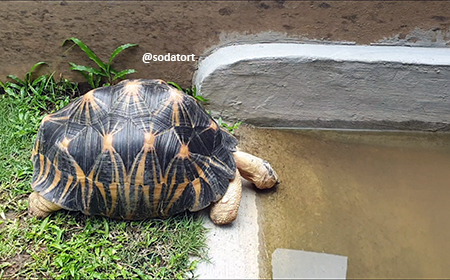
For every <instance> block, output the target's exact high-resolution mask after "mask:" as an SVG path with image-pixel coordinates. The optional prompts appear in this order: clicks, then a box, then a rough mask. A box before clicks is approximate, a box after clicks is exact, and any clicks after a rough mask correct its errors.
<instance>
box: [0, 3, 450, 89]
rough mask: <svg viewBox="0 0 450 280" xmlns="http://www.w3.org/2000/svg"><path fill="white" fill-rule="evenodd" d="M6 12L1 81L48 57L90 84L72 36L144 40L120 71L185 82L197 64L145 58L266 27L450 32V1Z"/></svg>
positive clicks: (350, 36) (50, 6) (356, 35)
mask: <svg viewBox="0 0 450 280" xmlns="http://www.w3.org/2000/svg"><path fill="white" fill-rule="evenodd" d="M0 10H1V11H2V13H1V14H0V26H1V29H2V36H1V37H0V50H1V51H2V58H1V60H0V80H1V81H4V80H5V79H6V75H8V74H15V75H17V76H19V77H23V75H24V74H25V73H26V72H27V71H29V69H30V68H31V66H32V65H33V64H34V63H36V62H38V61H46V62H48V63H49V66H50V68H51V71H53V70H56V71H57V75H58V74H59V73H61V74H63V75H64V77H67V78H72V79H75V81H83V77H82V76H81V75H80V74H78V73H74V72H72V71H70V70H69V64H68V62H75V63H77V64H81V65H91V66H94V64H93V63H92V62H91V61H90V60H89V59H88V58H87V57H86V56H85V54H84V53H83V52H82V51H81V50H79V49H78V47H73V48H70V46H71V45H72V44H70V43H66V45H64V46H61V44H62V43H63V41H64V40H65V39H67V38H70V37H77V38H80V39H81V40H83V42H85V43H86V44H87V45H88V46H90V47H91V49H92V50H94V52H96V53H97V54H98V55H99V56H100V57H101V58H102V59H103V60H107V59H108V57H109V55H110V54H111V53H112V52H113V50H114V49H115V48H116V47H118V46H119V45H121V44H125V43H137V44H139V47H136V48H132V49H128V50H126V51H125V52H123V53H121V54H120V55H119V56H117V57H116V63H115V66H116V68H117V69H118V70H122V69H125V68H134V69H136V70H137V73H136V74H133V75H131V76H129V77H130V78H161V79H165V80H170V81H175V82H178V83H179V84H181V85H182V86H184V87H186V86H189V85H190V82H191V78H192V75H193V72H194V71H195V68H196V62H151V63H148V64H145V63H143V62H142V61H141V58H142V55H143V54H144V53H147V52H150V53H152V54H158V55H159V54H167V53H172V54H186V55H188V54H195V55H196V58H197V59H198V57H199V56H201V55H203V54H204V53H205V52H206V51H207V50H209V49H211V48H212V47H213V46H216V45H218V44H220V43H223V42H225V41H230V40H231V41H233V40H237V39H236V38H238V37H240V36H243V35H246V36H252V35H257V34H260V33H261V32H271V33H273V34H278V36H281V37H286V38H299V39H305V38H308V39H317V40H327V41H353V42H356V43H357V44H370V43H374V42H378V41H380V40H383V39H385V38H390V37H393V36H394V37H396V38H399V39H402V38H403V39H404V38H408V40H410V41H417V40H421V38H416V37H411V38H409V37H407V34H410V33H411V32H412V31H413V30H416V29H417V28H419V29H423V30H432V31H433V32H440V34H441V33H442V32H443V34H448V30H449V26H450V16H449V15H448V14H449V11H450V2H448V1H284V0H275V1H2V2H0ZM433 36H434V35H433ZM435 37H436V36H435ZM444 37H445V36H444ZM444 39H448V38H444ZM431 40H436V38H431ZM44 68H45V67H44ZM41 71H44V70H41Z"/></svg>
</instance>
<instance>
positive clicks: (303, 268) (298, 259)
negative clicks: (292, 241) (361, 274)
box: [272, 249, 347, 279]
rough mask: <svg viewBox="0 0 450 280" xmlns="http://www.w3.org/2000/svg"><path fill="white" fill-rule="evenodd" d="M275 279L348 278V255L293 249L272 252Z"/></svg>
mask: <svg viewBox="0 0 450 280" xmlns="http://www.w3.org/2000/svg"><path fill="white" fill-rule="evenodd" d="M272 275H273V279H321V278H327V279H346V276H347V257H345V256H338V255H330V254H325V253H316V252H307V251H301V250H291V249H276V250H275V252H273V254H272Z"/></svg>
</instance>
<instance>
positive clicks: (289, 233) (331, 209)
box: [239, 127, 450, 278]
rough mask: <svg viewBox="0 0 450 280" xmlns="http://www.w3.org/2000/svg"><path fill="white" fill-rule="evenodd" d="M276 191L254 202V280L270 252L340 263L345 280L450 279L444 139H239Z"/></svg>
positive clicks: (317, 135) (357, 135) (449, 193)
mask: <svg viewBox="0 0 450 280" xmlns="http://www.w3.org/2000/svg"><path fill="white" fill-rule="evenodd" d="M239 135H240V143H241V144H240V146H241V148H242V149H244V150H245V151H247V152H251V153H254V154H257V155H258V156H260V157H263V158H265V159H267V160H268V161H269V162H270V163H271V164H272V166H273V167H274V168H275V169H276V171H277V172H278V174H279V176H280V178H281V180H282V183H281V184H280V185H279V186H278V187H277V189H276V190H275V191H269V192H259V193H258V195H257V206H258V213H259V218H258V221H259V225H260V257H259V259H260V277H264V278H267V277H270V276H271V271H270V268H271V265H270V261H271V260H270V256H271V255H272V253H273V252H274V251H275V249H276V248H285V249H296V250H306V251H313V252H324V253H328V254H336V255H342V256H347V257H348V273H347V277H348V278H448V277H450V266H449V265H448V260H449V259H450V242H448V240H450V223H449V222H448V221H449V220H450V204H449V203H448V201H450V172H449V171H450V134H443V133H440V134H439V133H411V132H401V133H400V132H397V133H393V132H344V131H341V132H336V131H334V132H333V131H305V130H302V131H289V130H288V131H280V130H264V129H249V128H247V127H244V128H240V129H239Z"/></svg>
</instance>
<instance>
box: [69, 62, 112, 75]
mask: <svg viewBox="0 0 450 280" xmlns="http://www.w3.org/2000/svg"><path fill="white" fill-rule="evenodd" d="M69 64H70V65H71V66H72V67H70V70H75V71H80V72H87V73H91V74H94V75H98V76H103V77H106V75H105V73H104V72H103V71H101V70H98V69H95V68H92V67H89V66H84V65H77V64H75V63H72V62H69Z"/></svg>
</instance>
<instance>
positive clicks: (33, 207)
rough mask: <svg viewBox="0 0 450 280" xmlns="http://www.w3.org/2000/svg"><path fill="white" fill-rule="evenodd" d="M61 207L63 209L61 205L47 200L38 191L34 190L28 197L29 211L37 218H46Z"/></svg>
mask: <svg viewBox="0 0 450 280" xmlns="http://www.w3.org/2000/svg"><path fill="white" fill-rule="evenodd" d="M60 209H62V208H61V206H59V205H56V204H54V203H53V202H50V201H48V200H46V199H45V198H44V197H42V196H41V195H40V194H38V193H37V192H33V193H32V194H30V197H29V198H28V212H29V213H30V214H31V215H32V216H35V217H37V218H45V217H47V216H48V215H50V213H52V212H55V211H58V210H60Z"/></svg>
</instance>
